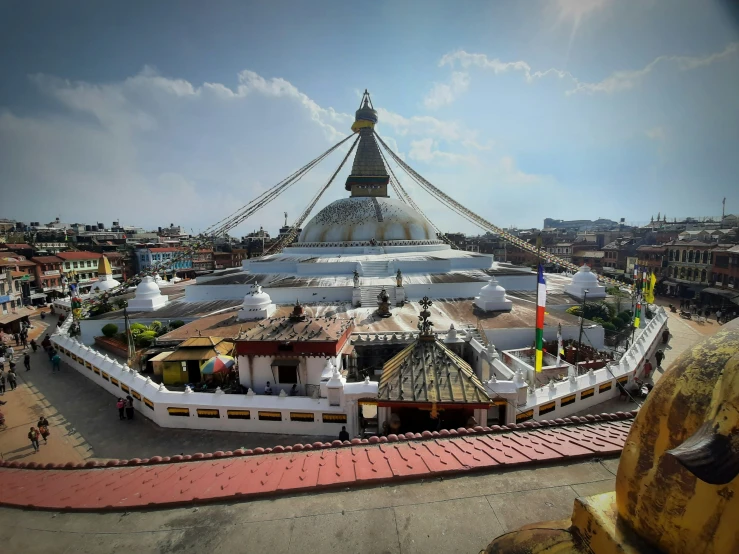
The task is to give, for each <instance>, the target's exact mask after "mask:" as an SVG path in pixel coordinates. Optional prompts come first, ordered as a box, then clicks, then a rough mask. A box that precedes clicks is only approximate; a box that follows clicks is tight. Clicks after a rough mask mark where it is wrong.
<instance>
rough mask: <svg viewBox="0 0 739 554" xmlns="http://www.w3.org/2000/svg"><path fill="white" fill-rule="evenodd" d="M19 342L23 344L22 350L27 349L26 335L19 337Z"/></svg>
mask: <svg viewBox="0 0 739 554" xmlns="http://www.w3.org/2000/svg"><path fill="white" fill-rule="evenodd" d="M21 342H22V343H23V348H28V333H23V334H22V335H21Z"/></svg>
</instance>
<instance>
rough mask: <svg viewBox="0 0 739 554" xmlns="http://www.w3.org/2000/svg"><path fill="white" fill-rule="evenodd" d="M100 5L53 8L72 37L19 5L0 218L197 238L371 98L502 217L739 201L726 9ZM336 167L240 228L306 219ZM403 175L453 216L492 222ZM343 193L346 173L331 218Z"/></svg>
mask: <svg viewBox="0 0 739 554" xmlns="http://www.w3.org/2000/svg"><path fill="white" fill-rule="evenodd" d="M91 6H92V4H90V5H88V6H87V9H85V8H84V4H81V5H78V6H77V7H76V8H69V7H66V8H65V9H64V10H63V11H64V13H61V12H60V13H58V14H56V15H58V16H59V18H61V19H60V21H61V23H63V24H64V25H72V24H74V27H73V28H74V30H75V31H74V32H73V33H71V34H72V35H74V36H72V37H69V36H68V33H67V32H66V31H68V29H69V27H66V28H65V33H64V37H62V34H61V33H60V31H59V29H62V28H63V25H59V26H58V28H56V29H55V28H53V27H51V26H49V22H50V21H55V18H54V17H53V16H54V13H53V12H54V8H52V9H51V12H50V13H49V14H47V16H46V18H40V19H37V20H33V22H32V21H31V19H30V18H31V16H32V8H29V7H25V6H21V5H20V4H17V5H14V6H7V5H6V7H5V8H3V10H4V11H5V12H6V15H7V16H8V17H5V18H3V19H4V20H5V21H7V22H15V23H14V24H11V25H12V28H9V29H7V30H6V32H4V33H3V37H4V38H2V39H0V41H2V42H1V43H0V44H2V47H3V49H4V50H5V51H13V52H15V53H16V54H17V55H16V56H14V57H13V58H12V59H8V60H6V61H4V62H3V66H4V69H5V74H6V79H5V80H4V81H3V84H2V85H0V141H2V143H3V144H4V145H10V148H3V149H2V153H0V179H1V180H2V182H3V191H4V198H3V200H4V201H3V210H2V213H1V214H0V217H8V218H15V219H20V220H24V221H30V220H34V221H36V220H41V221H51V220H53V218H54V217H56V216H57V215H59V216H60V217H61V219H62V220H63V221H66V222H68V223H73V222H77V221H79V222H85V223H92V220H91V219H90V217H91V216H90V215H89V214H90V213H91V210H92V209H94V212H95V215H94V218H96V219H98V220H100V221H103V222H105V223H106V225H109V223H110V222H111V221H113V220H119V221H121V223H124V224H131V225H137V226H141V227H145V228H151V227H156V226H157V225H161V224H162V221H166V222H170V221H174V222H175V223H176V224H180V225H182V226H183V228H185V229H187V230H188V231H190V230H191V229H192V231H193V232H195V233H197V232H198V231H200V230H203V229H205V228H206V227H208V226H209V225H210V224H212V223H214V222H215V221H217V220H219V219H221V218H223V217H224V216H226V215H227V214H229V213H231V212H233V211H235V210H236V209H237V208H238V207H240V206H241V205H243V204H245V203H247V202H248V201H250V200H251V199H252V198H254V197H255V196H257V195H258V194H259V193H260V192H262V191H264V190H265V189H266V188H268V187H270V186H272V185H273V184H275V183H276V182H278V181H280V180H281V179H283V178H284V177H286V176H287V175H289V174H290V173H292V172H293V171H294V170H295V169H297V168H298V167H300V166H302V165H304V164H305V163H307V162H308V161H310V160H311V159H312V158H314V157H316V156H317V155H319V154H320V153H321V152H322V151H324V150H326V149H327V148H328V147H329V146H330V145H331V144H334V143H335V142H338V140H339V139H340V138H342V137H344V136H347V135H348V134H349V133H350V131H349V126H350V124H351V121H352V120H353V112H354V110H355V109H356V108H357V107H358V103H359V95H360V93H361V90H363V89H364V88H368V89H369V91H370V93H371V94H372V99H373V102H374V104H375V107H376V108H377V109H378V112H379V118H380V121H379V124H378V132H379V133H380V135H381V136H383V137H384V138H385V140H386V141H387V142H388V144H389V145H390V146H391V147H392V148H393V149H394V150H395V151H397V152H398V153H399V154H400V155H401V157H403V158H404V159H405V160H406V161H407V162H408V163H410V165H411V166H413V167H414V168H415V169H416V170H417V171H419V173H421V174H422V175H424V176H425V177H426V178H428V179H429V180H430V181H431V182H432V183H434V184H435V185H437V186H438V187H439V188H441V189H443V190H445V191H446V192H447V193H449V194H454V195H455V197H456V198H457V199H458V200H459V201H460V202H462V203H463V204H464V205H466V206H468V207H470V208H472V209H473V211H476V212H477V213H479V214H480V215H482V216H483V217H485V218H486V219H488V220H490V221H492V222H494V223H496V224H498V225H500V226H502V227H509V226H511V225H515V226H516V227H519V228H530V227H539V226H541V224H542V221H543V219H544V218H545V217H551V218H555V219H574V218H580V217H583V218H586V219H597V218H598V217H605V218H609V219H614V220H618V219H620V218H621V217H625V218H626V220H627V223H628V222H630V221H631V222H634V223H639V222H643V223H646V222H648V221H649V218H650V216H651V215H655V216H656V213H657V212H658V211H661V212H662V213H665V212H666V213H667V214H668V217H669V218H670V220H671V219H672V218H673V217H674V216H673V215H672V214H675V217H680V214H683V215H686V214H690V213H691V212H692V214H693V216H699V217H700V216H706V215H707V214H709V215H710V214H712V215H714V216H718V215H720V213H721V211H720V209H721V200H722V198H723V197H728V199H727V205H726V213H727V214H728V213H736V212H737V211H739V206H738V205H737V200H736V199H735V198H732V197H731V196H730V191H731V190H733V189H734V188H735V187H736V185H735V175H736V174H737V170H739V161H737V160H736V159H735V157H733V156H731V155H730V154H731V151H732V150H733V149H732V148H731V146H732V145H734V144H736V140H737V138H739V136H738V134H737V133H739V131H737V129H739V125H736V123H737V122H739V101H737V99H736V98H734V95H733V91H734V90H735V89H736V85H737V84H738V83H737V82H736V81H737V77H736V76H737V75H739V72H737V71H736V69H737V68H739V37H737V33H736V27H735V26H732V22H731V20H730V19H729V16H730V13H729V12H728V11H726V10H725V9H724V8H723V6H722V4H720V3H712V4H709V5H708V6H707V7H706V6H702V7H700V8H699V7H697V6H695V5H694V4H693V3H691V2H660V1H654V2H650V3H648V4H645V5H643V6H622V5H619V4H617V3H615V2H611V1H607V0H591V1H588V2H570V1H565V0H560V1H552V2H538V3H537V4H536V9H523V8H522V7H520V6H518V5H516V4H514V3H495V4H491V5H488V6H486V7H485V8H484V9H474V8H473V7H472V6H473V5H472V4H461V7H457V8H452V7H451V6H447V5H445V4H441V3H431V4H423V6H422V5H421V4H414V3H406V4H403V5H402V6H400V7H398V6H396V7H393V6H391V5H390V4H382V3H380V4H378V5H376V6H373V10H374V13H373V19H374V21H373V24H372V28H373V29H372V32H373V33H374V35H375V36H374V37H372V38H365V37H361V36H353V35H352V33H351V32H350V29H356V28H358V26H359V27H361V26H362V23H363V12H362V10H358V9H355V8H353V7H350V6H344V5H340V4H333V3H328V4H326V6H327V9H326V10H325V11H326V13H327V14H329V15H326V16H319V14H316V13H312V12H310V11H309V10H308V9H307V8H305V7H301V6H292V7H291V9H290V10H286V9H284V8H285V6H287V4H285V3H282V4H280V3H278V4H277V5H275V6H272V7H264V6H262V7H256V8H247V7H244V6H240V5H237V4H232V3H221V4H219V5H218V8H219V9H216V10H206V9H205V8H203V7H202V6H198V5H196V4H188V3H184V4H178V9H177V10H172V9H171V7H172V6H173V5H172V4H169V5H167V4H166V3H165V4H161V5H158V6H144V5H143V4H138V5H137V4H135V3H134V4H131V5H130V7H128V6H127V9H125V10H123V9H121V8H116V7H110V6H108V7H107V8H106V10H107V11H100V10H94V9H92V8H91ZM475 6H477V5H476V4H475ZM167 8H169V9H167ZM113 23H115V25H116V27H115V28H114V27H113ZM696 23H701V26H700V28H701V29H702V31H701V32H700V33H695V32H689V31H690V30H691V29H692V28H693V26H692V25H693V24H696ZM28 25H30V26H31V27H32V29H33V31H34V32H35V33H37V34H38V36H39V37H40V38H39V39H38V40H32V38H29V37H34V36H36V35H34V32H31V33H26V34H25V35H21V34H20V29H26V28H27V26H28ZM24 32H25V31H24ZM369 34H370V35H371V34H372V33H369ZM626 35H628V36H629V40H628V41H624V40H623V37H624V36H626ZM62 38H64V40H62ZM91 46H92V48H91ZM340 159H341V154H339V153H336V154H334V155H333V156H332V157H331V159H329V160H327V161H326V162H324V163H323V164H321V165H320V166H318V167H317V168H316V169H315V170H314V171H313V172H311V174H309V175H308V176H307V177H306V178H305V179H303V181H301V184H300V185H299V186H296V187H295V188H293V189H292V190H291V191H290V193H289V196H286V197H281V198H280V200H278V201H276V202H274V203H273V204H271V205H270V206H268V207H267V208H266V209H265V210H264V211H263V212H260V213H259V214H257V215H256V216H255V217H253V218H252V219H250V220H249V221H248V222H247V223H246V224H244V225H242V226H240V227H239V228H237V230H235V232H233V233H232V235H243V234H246V233H249V232H251V231H252V230H254V229H258V228H259V227H260V226H264V227H265V228H266V229H270V230H272V229H273V228H274V229H276V228H277V227H278V225H277V224H276V223H275V222H276V221H280V222H281V221H282V212H283V211H287V212H288V213H290V214H291V219H292V218H293V217H295V216H297V214H299V213H300V212H301V211H302V209H303V208H304V206H305V205H306V204H307V203H308V202H309V200H310V198H311V197H312V196H313V194H314V193H315V191H316V190H317V189H318V187H319V186H320V185H322V184H323V183H325V181H326V180H327V179H328V178H329V176H330V174H331V172H332V171H333V170H334V168H335V167H336V166H337V165H338V163H339V161H340ZM394 169H395V171H396V173H397V174H398V176H399V177H400V178H401V180H402V181H403V183H404V185H406V186H407V188H408V190H409V191H410V192H411V193H412V194H413V195H414V198H415V199H416V201H417V203H418V204H419V205H420V207H421V208H422V209H423V210H424V212H425V213H427V214H428V215H429V217H430V218H431V220H432V221H434V222H436V223H437V225H438V226H439V227H441V228H442V229H443V230H445V231H450V232H451V231H462V232H467V233H473V234H474V233H476V232H477V230H476V228H475V227H473V226H471V225H468V224H466V223H465V222H463V221H462V220H461V219H460V218H458V217H457V216H456V215H453V214H451V213H449V212H447V211H445V210H444V209H443V208H442V207H441V206H440V205H439V204H437V203H436V202H435V201H434V200H433V199H431V198H430V197H428V196H427V195H426V194H425V193H424V192H422V191H421V190H420V189H419V188H418V187H415V186H413V184H412V183H408V182H407V180H406V179H404V178H403V177H402V176H401V175H400V172H399V171H398V170H397V168H394ZM347 172H348V171H347V170H344V171H343V172H342V173H340V174H339V176H337V179H336V180H337V181H338V182H339V183H340V182H341V181H342V180H343V179H344V178H345V177H346V174H347ZM343 196H345V192H344V191H343V190H342V187H341V186H340V184H337V183H334V185H333V186H332V188H331V189H329V191H328V192H327V194H326V195H325V197H324V198H323V199H322V202H321V204H319V205H318V206H317V207H316V210H314V213H315V212H316V211H317V210H318V209H320V208H321V207H322V206H323V205H325V204H327V203H328V202H331V201H332V200H335V199H336V198H340V197H343ZM93 206H94V208H93ZM162 206H168V207H169V209H168V210H166V211H163V210H162ZM604 212H605V213H604ZM575 214H577V215H575ZM272 232H273V231H272Z"/></svg>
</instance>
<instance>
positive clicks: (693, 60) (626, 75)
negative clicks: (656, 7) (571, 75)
mask: <svg viewBox="0 0 739 554" xmlns="http://www.w3.org/2000/svg"><path fill="white" fill-rule="evenodd" d="M737 52H739V42H732V43H730V44H728V45H727V46H726V48H724V49H723V50H722V51H721V52H714V53H713V54H709V55H707V56H659V57H658V58H655V59H654V60H652V61H651V62H649V63H648V64H647V65H645V66H644V67H643V68H641V69H635V70H626V71H614V72H613V73H611V74H610V75H609V76H608V77H606V78H605V79H603V80H602V81H597V82H594V83H585V82H579V81H576V85H575V88H574V89H572V90H569V91H567V94H575V93H578V92H586V93H591V94H592V93H594V92H605V93H613V92H619V91H622V90H629V89H632V88H634V87H635V86H637V85H638V84H639V83H640V82H641V81H642V80H643V79H644V78H645V77H646V76H647V75H649V74H650V73H651V72H652V71H654V69H655V68H656V67H657V66H659V65H662V64H672V65H674V66H675V67H677V69H678V70H680V71H689V70H691V69H697V68H699V67H705V66H708V65H711V64H713V63H716V62H719V61H722V60H724V59H726V58H729V57H731V56H733V55H734V54H736V53H737Z"/></svg>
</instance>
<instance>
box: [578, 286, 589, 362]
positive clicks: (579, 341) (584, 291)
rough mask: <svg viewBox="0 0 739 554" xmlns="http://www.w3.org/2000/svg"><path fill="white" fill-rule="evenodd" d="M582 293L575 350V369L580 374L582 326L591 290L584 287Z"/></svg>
mask: <svg viewBox="0 0 739 554" xmlns="http://www.w3.org/2000/svg"><path fill="white" fill-rule="evenodd" d="M582 292H583V295H582V307H581V308H580V335H579V336H578V337H577V352H575V371H576V372H577V374H578V375H580V368H579V367H578V365H577V364H578V363H579V362H580V347H581V346H582V326H583V324H584V323H585V299H586V298H587V297H588V293H589V292H590V291H589V290H588V289H583V291H582Z"/></svg>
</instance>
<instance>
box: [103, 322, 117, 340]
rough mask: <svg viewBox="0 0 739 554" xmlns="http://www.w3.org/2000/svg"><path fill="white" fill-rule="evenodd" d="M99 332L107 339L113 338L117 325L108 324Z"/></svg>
mask: <svg viewBox="0 0 739 554" xmlns="http://www.w3.org/2000/svg"><path fill="white" fill-rule="evenodd" d="M101 331H102V332H103V335H105V336H106V337H108V338H110V337H114V336H115V335H116V333H118V325H116V324H115V323H108V324H107V325H104V326H103V328H102V329H101Z"/></svg>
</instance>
